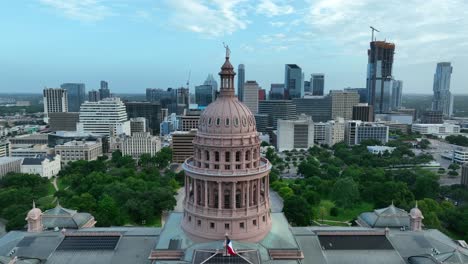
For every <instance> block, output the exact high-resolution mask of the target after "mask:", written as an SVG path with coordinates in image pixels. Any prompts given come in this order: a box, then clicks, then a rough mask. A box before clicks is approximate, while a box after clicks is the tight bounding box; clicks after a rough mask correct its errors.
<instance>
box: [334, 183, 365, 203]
mask: <svg viewBox="0 0 468 264" xmlns="http://www.w3.org/2000/svg"><path fill="white" fill-rule="evenodd" d="M332 197H333V200H334V201H335V202H336V203H337V204H338V205H339V206H342V207H352V206H353V205H355V204H356V203H357V202H358V201H359V185H358V183H356V182H355V181H354V180H353V179H352V178H340V179H338V180H337V181H336V183H335V185H333V190H332Z"/></svg>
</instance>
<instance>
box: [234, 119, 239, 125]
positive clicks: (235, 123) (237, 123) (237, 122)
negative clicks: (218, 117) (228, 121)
mask: <svg viewBox="0 0 468 264" xmlns="http://www.w3.org/2000/svg"><path fill="white" fill-rule="evenodd" d="M234 126H235V127H238V126H239V118H237V117H236V118H234Z"/></svg>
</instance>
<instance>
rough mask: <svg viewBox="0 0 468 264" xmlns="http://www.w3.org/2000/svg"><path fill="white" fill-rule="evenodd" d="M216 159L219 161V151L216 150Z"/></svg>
mask: <svg viewBox="0 0 468 264" xmlns="http://www.w3.org/2000/svg"><path fill="white" fill-rule="evenodd" d="M215 161H219V152H218V151H215Z"/></svg>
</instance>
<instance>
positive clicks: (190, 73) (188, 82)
mask: <svg viewBox="0 0 468 264" xmlns="http://www.w3.org/2000/svg"><path fill="white" fill-rule="evenodd" d="M190 75H192V70H190V71H189V73H188V78H187V89H189V88H190V87H189V84H190Z"/></svg>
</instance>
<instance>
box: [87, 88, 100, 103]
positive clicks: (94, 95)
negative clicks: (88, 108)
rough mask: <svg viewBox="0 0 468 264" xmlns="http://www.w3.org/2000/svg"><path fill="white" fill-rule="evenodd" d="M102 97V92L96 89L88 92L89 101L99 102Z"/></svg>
mask: <svg viewBox="0 0 468 264" xmlns="http://www.w3.org/2000/svg"><path fill="white" fill-rule="evenodd" d="M100 98H101V96H100V94H99V92H98V91H96V90H91V91H89V92H88V101H90V102H97V101H99V100H100Z"/></svg>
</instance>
